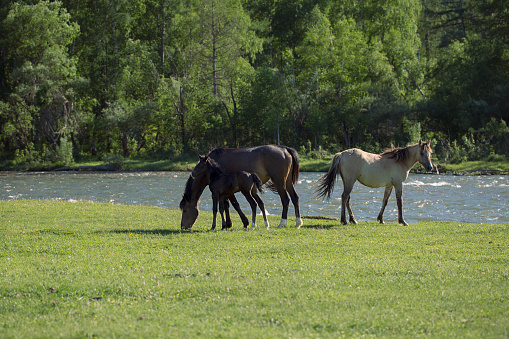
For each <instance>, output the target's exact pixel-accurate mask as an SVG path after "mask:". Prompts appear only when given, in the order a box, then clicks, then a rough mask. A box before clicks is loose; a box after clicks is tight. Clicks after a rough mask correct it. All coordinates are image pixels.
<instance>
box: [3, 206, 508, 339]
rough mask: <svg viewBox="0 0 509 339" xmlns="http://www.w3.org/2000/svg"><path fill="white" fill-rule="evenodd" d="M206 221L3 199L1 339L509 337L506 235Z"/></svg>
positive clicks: (331, 223) (139, 209)
mask: <svg viewBox="0 0 509 339" xmlns="http://www.w3.org/2000/svg"><path fill="white" fill-rule="evenodd" d="M211 217H212V214H211V213H210V212H202V213H200V216H199V219H198V222H197V224H196V225H195V227H193V232H181V231H180V229H179V223H180V211H178V210H169V209H163V208H155V207H143V206H126V205H114V204H101V203H90V202H77V203H70V202H56V201H40V200H33V201H26V200H25V201H23V200H21V201H0V218H1V220H2V222H1V223H0V232H1V234H2V238H3V239H4V241H3V242H1V243H0V263H1V266H0V267H2V269H1V270H0V307H1V308H2V309H3V312H2V317H1V320H0V323H1V326H0V336H1V337H6V338H7V337H20V338H21V337H25V338H26V337H133V336H139V335H140V334H141V333H142V334H143V336H144V337H169V336H178V337H258V338H261V337H336V338H339V337H361V336H377V337H386V336H398V337H418V336H423V335H425V336H432V337H465V336H470V337H506V336H507V335H508V333H509V318H507V313H508V312H509V304H508V302H507V295H508V294H509V285H508V284H507V276H508V275H509V269H508V266H507V257H508V256H509V240H508V239H509V233H508V232H509V228H508V225H507V224H497V225H493V224H463V223H462V224H458V223H443V222H425V223H415V224H411V225H410V226H409V227H403V226H399V225H397V224H395V223H388V224H385V225H380V224H378V223H376V222H362V223H360V224H359V225H348V226H340V225H339V223H338V221H337V220H326V219H305V225H304V226H303V227H302V228H301V229H295V228H293V227H287V228H284V229H270V230H266V229H264V228H260V229H257V230H255V231H249V232H246V231H244V229H242V228H240V227H238V226H235V227H234V228H233V229H232V230H231V231H220V232H208V231H207V230H208V228H209V227H210V224H211ZM233 217H234V218H238V217H237V216H236V214H234V215H233ZM278 219H279V217H278V216H269V221H270V222H271V224H272V225H277V223H278V221H279V220H278ZM234 224H235V225H239V224H240V220H237V219H235V221H234ZM289 224H293V223H292V222H290V223H289Z"/></svg>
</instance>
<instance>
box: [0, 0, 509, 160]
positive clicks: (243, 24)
mask: <svg viewBox="0 0 509 339" xmlns="http://www.w3.org/2000/svg"><path fill="white" fill-rule="evenodd" d="M508 119H509V6H508V4H507V1H506V0H384V1H380V0H363V1H360V0H64V1H36V0H31V1H9V0H0V162H10V163H12V164H41V163H47V164H69V163H73V162H79V161H84V160H86V159H101V158H104V157H108V156H120V157H142V158H150V159H167V158H172V157H178V156H181V155H183V154H196V153H197V152H203V151H206V150H209V149H211V148H213V147H220V146H224V147H246V146H253V145H259V144H270V143H274V144H285V145H288V146H292V147H295V148H296V149H297V150H299V151H300V152H307V153H312V152H338V151H341V150H344V149H347V148H351V147H359V148H362V149H365V150H367V151H371V152H380V151H382V150H384V149H386V148H388V147H391V146H405V145H407V144H409V143H412V142H416V141H418V140H419V139H423V140H431V142H432V146H433V149H434V152H435V156H436V157H438V158H439V159H441V160H442V161H447V162H450V163H455V162H456V163H457V162H461V161H464V160H476V159H484V158H490V159H505V160H507V159H508V157H509V128H508V126H507V121H508Z"/></svg>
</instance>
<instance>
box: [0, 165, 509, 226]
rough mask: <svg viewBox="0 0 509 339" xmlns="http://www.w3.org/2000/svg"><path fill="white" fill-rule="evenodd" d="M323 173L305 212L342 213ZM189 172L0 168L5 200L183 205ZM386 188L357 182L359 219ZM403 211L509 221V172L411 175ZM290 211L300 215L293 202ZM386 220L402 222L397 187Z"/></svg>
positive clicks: (305, 192) (304, 183)
mask: <svg viewBox="0 0 509 339" xmlns="http://www.w3.org/2000/svg"><path fill="white" fill-rule="evenodd" d="M323 174H324V173H308V172H303V173H302V172H301V173H300V177H299V182H298V184H297V185H296V189H297V193H298V194H299V196H300V205H301V214H302V215H304V216H306V215H314V216H330V217H339V214H340V206H341V192H342V189H343V188H342V184H341V180H340V179H339V182H338V184H337V185H336V190H335V191H334V193H333V196H332V199H331V200H330V201H329V202H327V201H322V200H320V199H317V198H315V197H314V185H315V184H316V181H317V179H318V178H319V177H321V176H322V175H323ZM188 177H189V173H185V172H112V173H110V172H108V173H104V172H101V173H95V172H94V173H86V172H65V173H60V172H59V173H51V172H44V173H17V172H16V173H14V172H0V199H1V200H19V199H45V200H62V201H71V202H76V201H93V202H109V203H115V204H117V203H118V204H133V205H146V206H158V207H162V208H169V209H178V206H179V202H180V199H181V196H182V193H183V191H184V185H185V182H186V180H187V178H188ZM383 191H384V189H383V188H377V189H374V188H368V187H365V186H363V185H361V184H360V183H356V185H355V187H354V190H353V192H352V195H351V204H352V209H353V212H354V214H355V217H356V219H357V220H358V221H359V222H362V221H376V217H377V215H378V212H379V210H380V206H381V204H382V197H383ZM261 197H262V199H263V201H264V202H265V206H266V209H267V212H268V213H269V214H277V215H279V214H280V213H281V203H280V199H279V196H277V195H275V194H273V193H272V192H270V191H268V190H266V192H265V193H264V194H263V195H262V196H261ZM238 200H239V202H240V203H241V206H242V208H243V210H244V211H245V213H247V214H248V215H249V213H248V212H249V210H250V209H249V206H248V204H247V202H246V200H245V198H244V197H243V196H242V195H241V194H238ZM211 206H212V201H211V198H210V192H209V190H208V189H206V190H205V191H204V194H203V196H202V199H201V201H200V209H201V210H209V211H211V210H212V207H211ZM403 215H404V217H405V220H406V221H407V222H408V223H412V222H417V221H453V222H469V223H509V176H498V175H494V176H452V175H431V174H429V175H428V174H410V176H409V177H408V179H407V181H406V182H405V186H404V189H403ZM289 216H294V213H293V206H292V205H291V204H290V211H289ZM384 219H385V221H386V222H396V221H397V207H396V197H395V194H394V192H393V193H392V196H391V199H390V200H389V204H388V205H387V208H386V210H385V214H384Z"/></svg>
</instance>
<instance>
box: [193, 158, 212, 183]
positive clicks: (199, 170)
mask: <svg viewBox="0 0 509 339" xmlns="http://www.w3.org/2000/svg"><path fill="white" fill-rule="evenodd" d="M199 157H200V161H198V163H197V164H196V166H195V167H194V169H193V171H192V172H191V177H192V178H193V179H194V178H197V177H198V176H200V175H202V174H204V173H206V171H207V169H208V167H207V160H208V157H207V156H206V155H200V156H199Z"/></svg>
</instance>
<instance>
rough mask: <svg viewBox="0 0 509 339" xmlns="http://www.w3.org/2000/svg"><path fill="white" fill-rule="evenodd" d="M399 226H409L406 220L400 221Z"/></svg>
mask: <svg viewBox="0 0 509 339" xmlns="http://www.w3.org/2000/svg"><path fill="white" fill-rule="evenodd" d="M399 224H400V225H403V226H408V223H407V222H406V221H405V220H400V221H399Z"/></svg>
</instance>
